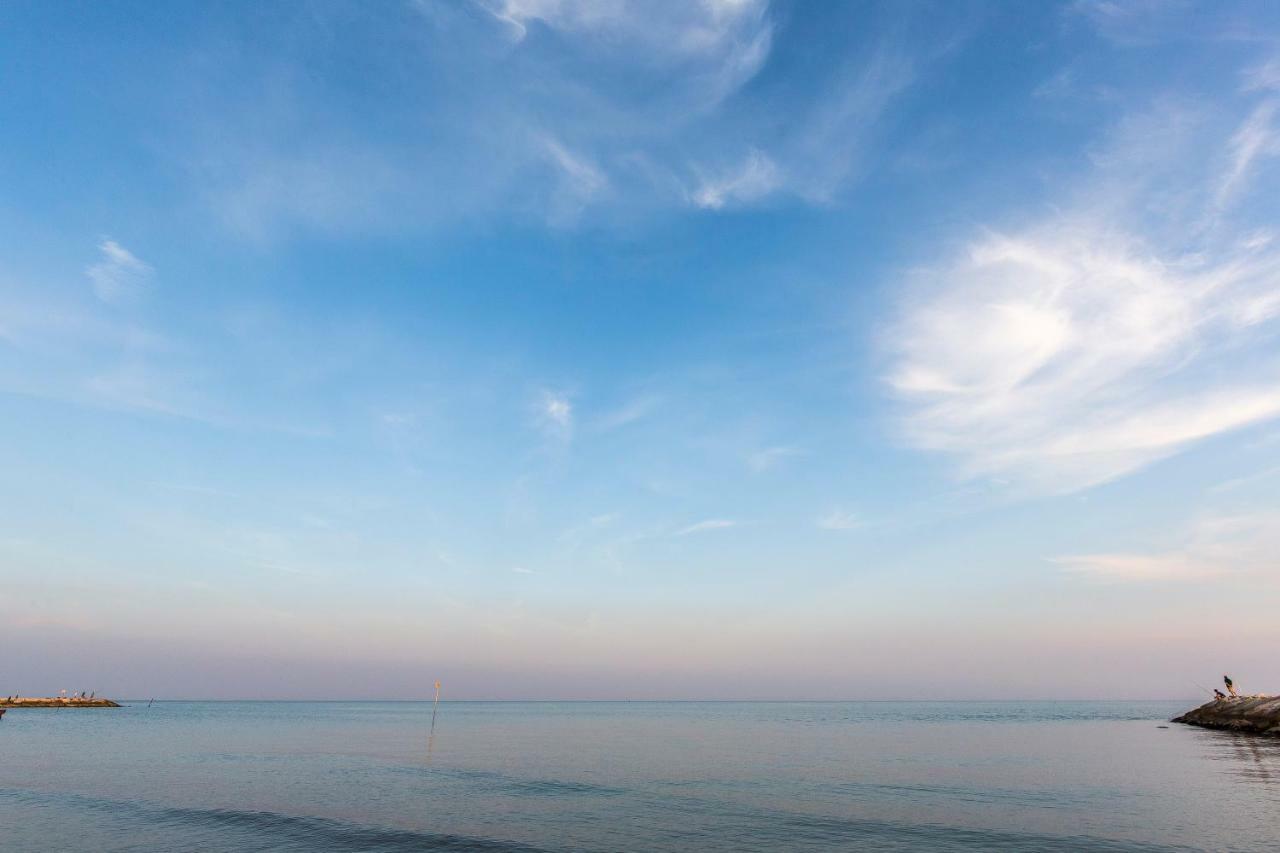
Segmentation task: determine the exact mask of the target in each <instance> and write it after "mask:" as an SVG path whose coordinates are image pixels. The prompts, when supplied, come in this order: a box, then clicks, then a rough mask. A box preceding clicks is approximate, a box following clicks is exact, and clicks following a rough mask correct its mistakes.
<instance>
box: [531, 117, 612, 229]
mask: <svg viewBox="0 0 1280 853" xmlns="http://www.w3.org/2000/svg"><path fill="white" fill-rule="evenodd" d="M543 145H544V146H545V148H546V152H547V157H548V159H549V160H550V161H551V163H552V164H553V165H554V166H555V168H556V171H557V173H558V176H559V177H558V188H557V189H556V191H555V193H554V198H553V200H552V204H551V216H552V219H553V220H554V221H557V222H562V223H567V222H570V221H572V220H573V219H575V218H576V217H577V215H578V214H579V213H580V212H581V211H582V209H583V208H584V207H586V206H587V205H588V204H589V203H590V202H592V201H593V200H595V199H596V198H598V197H599V196H600V194H601V193H603V192H604V191H605V190H606V189H607V188H608V186H609V179H608V178H607V177H606V176H605V174H604V172H602V171H601V170H600V168H599V166H597V165H596V164H595V163H593V162H591V161H590V160H588V159H587V158H586V157H584V156H582V155H580V154H575V153H573V152H571V151H569V150H568V149H567V148H565V147H564V145H562V144H561V143H559V142H557V141H556V140H554V139H551V138H547V139H545V140H544V141H543Z"/></svg>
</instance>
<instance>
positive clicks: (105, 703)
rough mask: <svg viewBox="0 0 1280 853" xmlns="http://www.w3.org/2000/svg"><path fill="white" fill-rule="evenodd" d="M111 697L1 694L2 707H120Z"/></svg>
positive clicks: (0, 705) (0, 704)
mask: <svg viewBox="0 0 1280 853" xmlns="http://www.w3.org/2000/svg"><path fill="white" fill-rule="evenodd" d="M119 707H120V706H119V705H118V704H116V703H115V702H112V701H111V700H110V699H80V698H79V697H75V696H9V697H4V696H0V708H5V709H8V708H119Z"/></svg>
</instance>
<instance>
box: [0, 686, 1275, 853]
mask: <svg viewBox="0 0 1280 853" xmlns="http://www.w3.org/2000/svg"><path fill="white" fill-rule="evenodd" d="M1178 710H1180V709H1179V707H1178V706H1177V705H1176V704H1162V703H1154V704H1151V703H1147V704H1141V703H844V704H841V703H762V704H750V703H466V702H451V703H444V704H442V705H441V706H440V708H439V709H438V714H437V712H436V709H434V708H433V707H432V706H431V705H430V704H428V703H423V704H418V703H156V705H155V706H154V707H153V708H152V709H151V710H150V711H147V710H146V708H145V703H142V705H140V706H137V707H132V708H124V709H121V710H120V711H119V712H114V711H113V712H109V713H103V714H90V713H86V714H57V713H52V712H51V713H46V714H39V713H35V712H29V713H24V714H21V715H17V716H15V715H14V714H10V715H6V719H5V722H4V725H3V727H0V827H3V829H2V830H0V832H2V833H3V835H2V837H3V842H0V847H3V849H5V850H26V849H40V848H42V847H43V848H45V849H47V848H48V847H49V843H50V841H51V839H57V844H56V845H55V846H56V847H57V848H58V849H70V850H81V849H83V850H125V849H131V850H202V851H205V850H209V851H219V850H287V851H292V850H298V851H302V850H313V849H321V848H324V849H344V850H347V849H359V850H434V849H439V850H486V851H488V850H580V851H603V850H651V851H683V850H690V849H696V850H700V851H702V850H705V851H731V850H734V851H740V850H753V849H770V850H783V851H815V853H816V852H817V851H827V850H833V849H875V850H902V851H921V850H930V851H932V850H990V849H1004V850H1061V851H1068V850H1071V851H1075V850H1153V851H1154V850H1186V849H1204V850H1218V849H1228V848H1229V849H1236V850H1255V849H1256V850H1270V849H1276V840H1277V839H1278V838H1280V785H1277V784H1276V781H1277V780H1278V779H1280V740H1267V739H1259V738H1253V737H1247V736H1241V735H1231V734H1225V733H1218V732H1211V731H1205V730H1202V729H1194V728H1189V727H1185V726H1172V727H1169V728H1165V727H1164V726H1165V722H1164V721H1165V720H1167V719H1168V718H1169V717H1171V716H1173V715H1174V714H1175V713H1176V712H1177V711H1178ZM424 741H425V743H424ZM424 746H425V749H424Z"/></svg>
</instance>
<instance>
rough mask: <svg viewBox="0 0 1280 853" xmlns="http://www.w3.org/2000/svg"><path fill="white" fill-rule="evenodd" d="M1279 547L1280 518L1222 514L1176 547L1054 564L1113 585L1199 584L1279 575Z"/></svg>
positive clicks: (1204, 522) (1085, 556) (1062, 560)
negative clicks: (1276, 568) (1225, 578)
mask: <svg viewBox="0 0 1280 853" xmlns="http://www.w3.org/2000/svg"><path fill="white" fill-rule="evenodd" d="M1277 547H1280V515H1277V514H1276V513H1255V514H1246V515H1218V516H1209V517H1206V518H1204V519H1201V520H1200V521H1198V522H1197V523H1196V524H1195V525H1194V526H1193V527H1192V529H1191V531H1190V533H1189V535H1188V536H1187V537H1186V541H1185V543H1184V544H1183V545H1182V546H1181V547H1179V548H1176V549H1172V550H1167V551H1154V552H1149V553H1109V554H1082V555H1075V556H1066V557H1058V558H1056V559H1055V560H1054V562H1055V563H1057V564H1058V565H1060V566H1061V567H1062V568H1063V569H1064V570H1065V571H1068V572H1071V573H1073V574H1078V575H1081V576H1084V577H1089V578H1093V579H1096V580H1104V581H1111V582H1173V581H1196V580H1205V579H1210V578H1218V577H1221V576H1224V575H1237V576H1239V575H1244V574H1255V573H1267V574H1270V575H1271V576H1272V577H1275V572H1274V566H1275V559H1274V555H1275V553H1276V549H1277Z"/></svg>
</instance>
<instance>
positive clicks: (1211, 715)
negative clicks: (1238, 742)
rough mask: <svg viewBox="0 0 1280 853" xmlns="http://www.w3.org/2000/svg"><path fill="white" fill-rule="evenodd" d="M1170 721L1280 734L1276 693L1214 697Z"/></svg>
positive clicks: (1253, 732) (1279, 709)
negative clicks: (1234, 697)
mask: <svg viewBox="0 0 1280 853" xmlns="http://www.w3.org/2000/svg"><path fill="white" fill-rule="evenodd" d="M1172 722H1175V723H1186V724H1187V725H1189V726H1203V727H1204V728H1207V729H1223V730H1225V731H1232V732H1245V733H1248V734H1259V735H1277V736H1280V696H1241V697H1239V698H1238V699H1215V700H1214V701H1212V702H1206V703H1205V704H1203V705H1201V706H1200V707H1199V708H1196V709H1195V710H1194V711H1188V712H1187V713H1185V714H1183V715H1182V716H1180V717H1174V718H1173V720H1172Z"/></svg>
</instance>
